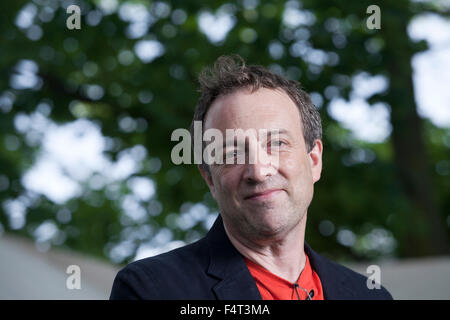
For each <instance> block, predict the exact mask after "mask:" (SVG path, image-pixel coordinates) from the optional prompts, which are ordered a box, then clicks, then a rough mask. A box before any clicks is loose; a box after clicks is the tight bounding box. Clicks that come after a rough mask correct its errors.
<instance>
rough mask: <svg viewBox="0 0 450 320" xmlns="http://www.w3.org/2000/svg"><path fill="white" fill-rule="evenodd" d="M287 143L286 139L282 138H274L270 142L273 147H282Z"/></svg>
mask: <svg viewBox="0 0 450 320" xmlns="http://www.w3.org/2000/svg"><path fill="white" fill-rule="evenodd" d="M285 144H286V143H285V142H284V141H282V140H272V141H271V142H270V146H271V147H281V146H283V145H285Z"/></svg>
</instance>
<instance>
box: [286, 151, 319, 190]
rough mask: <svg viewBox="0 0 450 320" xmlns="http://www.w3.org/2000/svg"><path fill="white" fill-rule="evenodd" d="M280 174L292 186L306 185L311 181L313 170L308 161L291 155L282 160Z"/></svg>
mask: <svg viewBox="0 0 450 320" xmlns="http://www.w3.org/2000/svg"><path fill="white" fill-rule="evenodd" d="M280 173H281V174H282V175H283V176H284V177H285V178H286V179H287V180H289V182H290V183H291V184H292V185H297V184H300V185H304V184H305V183H308V181H310V180H311V183H312V176H311V169H310V167H309V164H308V159H306V158H305V157H301V156H300V155H294V154H289V155H288V156H285V157H282V158H280Z"/></svg>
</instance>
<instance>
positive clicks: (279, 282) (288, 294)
mask: <svg viewBox="0 0 450 320" xmlns="http://www.w3.org/2000/svg"><path fill="white" fill-rule="evenodd" d="M245 263H246V264H247V267H248V270H249V271H250V273H251V274H252V276H253V279H255V282H256V286H257V287H258V290H259V292H260V294H261V297H262V299H263V300H298V298H299V297H300V300H306V298H307V297H308V296H307V293H306V291H308V292H309V293H310V296H312V300H324V297H323V290H322V283H321V282H320V279H319V276H318V275H317V273H316V272H314V270H313V269H312V268H311V264H310V263H309V259H308V256H307V255H306V262H305V267H304V269H303V271H302V273H301V274H300V276H299V278H298V280H297V282H296V283H291V282H289V281H287V280H285V279H283V278H280V277H279V276H277V275H275V274H273V273H272V272H270V271H269V270H267V269H264V268H263V267H262V266H260V265H259V264H256V263H255V262H253V261H250V260H249V259H245ZM296 284H297V286H296ZM302 288H304V289H306V291H305V290H303V289H302ZM312 290H313V291H314V293H312ZM297 294H298V295H297Z"/></svg>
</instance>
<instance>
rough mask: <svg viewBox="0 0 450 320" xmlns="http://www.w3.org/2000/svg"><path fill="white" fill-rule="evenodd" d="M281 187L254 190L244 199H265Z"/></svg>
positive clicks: (272, 195)
mask: <svg viewBox="0 0 450 320" xmlns="http://www.w3.org/2000/svg"><path fill="white" fill-rule="evenodd" d="M282 191H283V190H282V189H270V190H265V191H262V192H255V193H252V194H251V195H249V196H246V197H244V200H267V199H270V198H272V197H274V196H276V195H278V194H279V193H280V192H282Z"/></svg>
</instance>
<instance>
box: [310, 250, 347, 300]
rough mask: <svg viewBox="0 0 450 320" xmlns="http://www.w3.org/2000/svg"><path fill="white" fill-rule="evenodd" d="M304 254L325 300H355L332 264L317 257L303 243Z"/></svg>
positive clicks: (319, 256) (316, 254)
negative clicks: (315, 275) (317, 278)
mask: <svg viewBox="0 0 450 320" xmlns="http://www.w3.org/2000/svg"><path fill="white" fill-rule="evenodd" d="M305 252H306V254H307V255H308V257H309V260H310V263H311V267H312V269H313V270H314V271H315V272H316V273H317V275H318V276H319V278H320V282H321V283H322V289H323V293H324V298H325V300H349V299H355V293H354V292H353V290H352V289H351V288H349V287H348V285H347V283H346V282H345V278H343V277H342V276H340V275H341V274H342V272H340V271H339V270H337V269H336V267H335V265H334V263H333V262H331V261H329V260H327V259H326V258H324V257H322V256H321V255H319V254H318V253H317V252H315V251H314V250H312V249H311V247H310V246H309V245H308V244H307V243H306V242H305Z"/></svg>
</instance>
